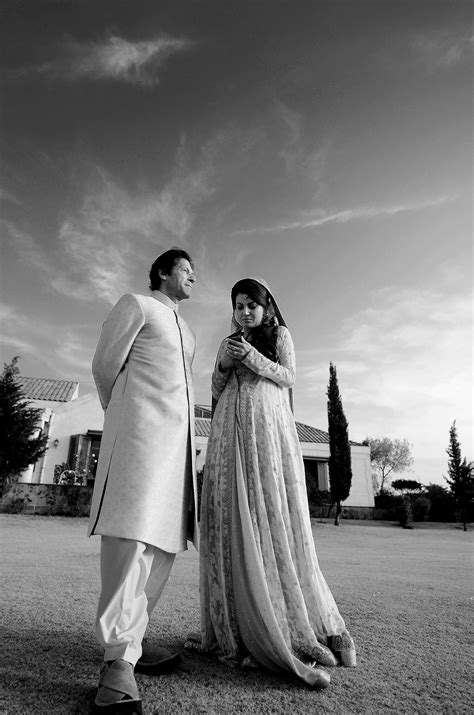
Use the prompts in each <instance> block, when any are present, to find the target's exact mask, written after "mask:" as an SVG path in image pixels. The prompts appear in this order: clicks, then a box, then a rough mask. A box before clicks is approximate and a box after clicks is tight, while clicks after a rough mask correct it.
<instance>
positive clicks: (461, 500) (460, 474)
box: [445, 420, 474, 531]
mask: <svg viewBox="0 0 474 715" xmlns="http://www.w3.org/2000/svg"><path fill="white" fill-rule="evenodd" d="M446 452H447V454H448V457H449V459H448V475H449V476H448V477H445V479H446V481H447V482H448V484H449V486H450V488H451V493H452V494H453V496H454V498H455V500H456V503H457V505H458V507H459V509H460V511H461V514H462V520H463V529H464V531H467V510H468V506H469V504H470V503H471V502H472V500H473V498H474V465H473V464H472V462H469V463H468V462H467V460H466V457H464V459H463V458H462V456H461V445H460V443H459V439H458V431H457V428H456V420H454V422H453V424H452V425H451V428H450V430H449V447H448V448H447V450H446Z"/></svg>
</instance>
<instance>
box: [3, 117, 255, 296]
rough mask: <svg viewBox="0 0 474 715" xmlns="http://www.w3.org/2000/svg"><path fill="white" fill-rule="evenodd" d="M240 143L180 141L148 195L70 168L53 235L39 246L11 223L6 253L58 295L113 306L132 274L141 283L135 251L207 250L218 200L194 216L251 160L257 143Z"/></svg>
mask: <svg viewBox="0 0 474 715" xmlns="http://www.w3.org/2000/svg"><path fill="white" fill-rule="evenodd" d="M239 138H241V134H240V133H239V130H238V128H236V127H233V126H229V127H226V128H223V129H221V130H220V131H217V132H216V133H215V134H213V135H212V136H211V137H210V138H209V139H208V141H206V142H204V143H203V144H201V145H199V146H198V147H197V148H193V147H192V145H191V143H190V142H189V140H188V138H187V137H186V136H185V135H183V136H182V137H181V139H180V141H179V144H178V146H177V148H176V153H175V158H174V161H173V163H172V164H171V166H170V167H169V170H168V175H167V179H166V181H165V182H164V184H163V185H162V186H160V187H158V188H155V189H154V188H152V187H150V185H148V186H146V187H143V186H140V187H137V189H136V190H130V189H126V188H125V187H124V186H123V184H121V183H119V182H118V180H117V179H116V178H115V177H113V176H112V175H110V174H109V173H108V172H107V171H105V170H104V169H103V168H102V167H101V166H97V165H96V164H93V163H91V162H86V161H83V162H76V164H75V166H74V170H73V172H72V175H71V194H70V199H69V205H68V207H67V208H62V210H61V213H60V214H59V215H58V217H57V224H58V226H59V227H58V229H57V233H56V235H55V236H48V239H47V241H45V240H44V239H43V244H42V245H41V244H40V240H41V239H34V238H33V237H32V235H34V233H33V231H34V229H32V230H31V234H30V233H28V232H27V231H26V230H23V229H20V228H19V227H18V225H15V224H13V223H10V224H8V231H9V235H10V238H11V243H12V247H13V248H14V250H15V251H16V252H17V254H19V255H20V256H21V258H22V259H23V261H25V262H27V263H28V264H30V265H32V266H33V267H34V268H35V270H36V272H37V273H38V274H39V275H41V276H42V277H43V278H44V280H45V282H46V283H47V284H48V285H49V286H50V287H51V288H52V289H53V290H55V291H57V292H58V293H60V294H61V295H66V296H69V297H71V298H76V299H80V300H85V301H91V300H96V299H97V298H99V299H101V300H104V301H105V302H107V303H109V304H113V303H114V302H115V301H116V300H117V298H118V297H119V296H120V295H121V294H122V293H123V292H125V291H127V290H130V289H133V285H134V283H133V281H134V271H138V269H140V271H142V274H141V276H140V280H141V281H142V280H143V278H144V274H143V263H142V261H143V259H142V255H143V252H142V251H141V250H137V249H138V247H139V248H140V249H142V248H143V247H144V246H146V249H147V250H148V248H149V247H151V248H152V250H153V253H155V251H156V254H155V255H157V253H158V252H159V251H160V250H161V249H163V250H165V248H168V247H169V246H170V245H180V246H182V247H183V248H187V249H188V250H190V251H191V253H193V246H195V245H196V244H198V238H199V244H200V245H203V246H206V245H207V244H208V240H207V238H206V234H207V233H208V232H209V234H210V235H214V232H220V231H221V230H223V229H222V221H223V220H224V218H225V215H226V209H224V211H223V214H222V215H221V214H220V211H219V202H218V200H217V201H216V202H215V206H214V210H213V212H212V214H211V215H210V217H206V216H204V214H203V213H202V211H201V209H202V207H203V206H204V205H205V204H206V202H207V201H208V200H209V198H210V197H211V196H213V195H214V194H215V193H216V192H218V191H219V188H220V186H222V185H223V184H224V183H225V180H226V176H228V174H229V172H230V173H231V175H232V174H233V172H234V169H235V167H236V166H241V165H242V163H243V162H245V161H246V157H249V156H250V155H251V152H252V146H253V145H254V143H255V141H257V138H256V137H254V140H252V138H251V137H250V138H248V137H246V144H244V145H242V143H241V142H239ZM78 187H79V188H78ZM73 190H74V191H75V192H76V194H78V197H77V200H74V195H73V193H72V192H73ZM200 218H202V221H201V222H200ZM46 243H47V248H46Z"/></svg>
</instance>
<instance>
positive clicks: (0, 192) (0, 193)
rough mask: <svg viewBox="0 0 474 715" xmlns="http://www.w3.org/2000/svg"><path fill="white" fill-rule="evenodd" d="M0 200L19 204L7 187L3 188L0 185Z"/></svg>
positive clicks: (18, 200)
mask: <svg viewBox="0 0 474 715" xmlns="http://www.w3.org/2000/svg"><path fill="white" fill-rule="evenodd" d="M0 201H9V202H10V203H12V204H17V205H18V206H20V205H21V201H20V199H19V198H18V197H17V196H15V195H14V194H12V193H11V192H10V191H7V189H4V188H3V187H1V186H0Z"/></svg>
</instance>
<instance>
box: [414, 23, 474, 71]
mask: <svg viewBox="0 0 474 715" xmlns="http://www.w3.org/2000/svg"><path fill="white" fill-rule="evenodd" d="M473 39H474V38H473V37H472V36H471V37H468V36H464V37H459V36H457V35H456V34H454V33H450V32H442V33H437V34H432V35H422V34H418V35H416V36H415V37H414V38H413V40H412V42H411V49H412V52H413V54H414V56H415V58H416V59H417V60H418V61H419V62H421V63H422V64H423V65H424V66H425V67H426V68H427V69H428V70H440V69H451V68H453V67H455V66H457V65H459V64H460V63H461V62H464V61H471V57H472V44H473Z"/></svg>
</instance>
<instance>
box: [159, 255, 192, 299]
mask: <svg viewBox="0 0 474 715" xmlns="http://www.w3.org/2000/svg"><path fill="white" fill-rule="evenodd" d="M195 282H196V276H195V275H194V271H193V269H192V267H191V264H190V262H189V261H188V260H187V259H186V258H179V259H178V261H177V262H176V264H175V266H174V267H173V268H172V270H171V273H170V275H169V276H167V275H165V274H164V275H162V276H161V286H160V291H161V292H162V293H165V294H166V295H167V296H168V298H171V300H174V301H175V302H176V303H177V302H178V301H180V300H185V299H186V298H190V297H191V292H192V289H193V285H194V284H195Z"/></svg>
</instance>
